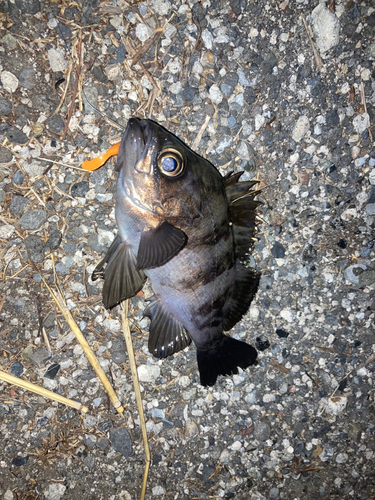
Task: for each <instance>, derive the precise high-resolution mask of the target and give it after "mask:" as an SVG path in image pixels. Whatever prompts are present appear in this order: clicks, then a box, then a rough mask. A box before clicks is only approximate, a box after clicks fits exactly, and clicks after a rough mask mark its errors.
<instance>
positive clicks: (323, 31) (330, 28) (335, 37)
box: [311, 3, 340, 54]
mask: <svg viewBox="0 0 375 500" xmlns="http://www.w3.org/2000/svg"><path fill="white" fill-rule="evenodd" d="M311 22H312V29H313V32H314V35H315V41H316V45H317V47H318V50H319V51H320V52H321V53H322V54H323V53H324V52H327V51H328V50H329V49H331V48H332V47H335V46H336V45H338V43H339V35H340V21H339V20H338V18H337V17H336V16H335V14H334V13H333V12H331V11H330V10H329V9H328V8H327V6H326V4H325V3H320V4H319V5H318V6H317V7H315V9H314V10H313V11H312V13H311Z"/></svg>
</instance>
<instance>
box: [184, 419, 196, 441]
mask: <svg viewBox="0 0 375 500" xmlns="http://www.w3.org/2000/svg"><path fill="white" fill-rule="evenodd" d="M198 434H199V428H198V426H197V424H196V423H195V422H189V423H188V424H187V425H186V428H185V436H186V438H187V439H191V438H193V437H195V436H197V435H198Z"/></svg>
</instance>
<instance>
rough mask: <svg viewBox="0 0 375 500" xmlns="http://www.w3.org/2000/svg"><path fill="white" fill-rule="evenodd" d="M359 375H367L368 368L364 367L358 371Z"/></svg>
mask: <svg viewBox="0 0 375 500" xmlns="http://www.w3.org/2000/svg"><path fill="white" fill-rule="evenodd" d="M357 375H358V377H366V375H367V368H365V367H362V368H360V369H359V370H358V371H357Z"/></svg>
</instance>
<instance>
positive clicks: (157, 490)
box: [152, 485, 165, 497]
mask: <svg viewBox="0 0 375 500" xmlns="http://www.w3.org/2000/svg"><path fill="white" fill-rule="evenodd" d="M152 495H153V496H155V497H157V496H160V495H165V488H163V486H158V485H157V486H154V487H153V488H152Z"/></svg>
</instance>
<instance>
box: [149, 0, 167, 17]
mask: <svg viewBox="0 0 375 500" xmlns="http://www.w3.org/2000/svg"><path fill="white" fill-rule="evenodd" d="M171 8H172V5H171V2H170V1H169V0H151V9H152V10H153V11H154V12H156V14H158V15H159V16H167V15H168V13H169V11H170V10H171Z"/></svg>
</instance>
